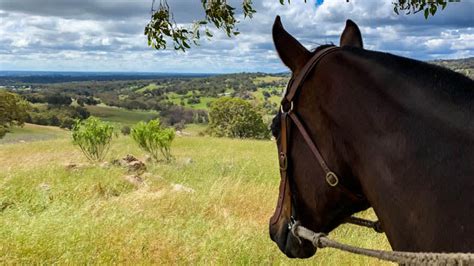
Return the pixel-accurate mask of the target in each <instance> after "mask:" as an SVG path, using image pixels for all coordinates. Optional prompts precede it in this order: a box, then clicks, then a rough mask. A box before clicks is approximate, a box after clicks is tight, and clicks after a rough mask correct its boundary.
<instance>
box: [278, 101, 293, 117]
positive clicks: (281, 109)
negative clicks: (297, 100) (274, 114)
mask: <svg viewBox="0 0 474 266" xmlns="http://www.w3.org/2000/svg"><path fill="white" fill-rule="evenodd" d="M280 111H281V113H282V114H285V113H286V114H289V113H290V112H291V111H293V101H291V102H290V109H288V110H285V109H284V108H283V104H282V105H280Z"/></svg>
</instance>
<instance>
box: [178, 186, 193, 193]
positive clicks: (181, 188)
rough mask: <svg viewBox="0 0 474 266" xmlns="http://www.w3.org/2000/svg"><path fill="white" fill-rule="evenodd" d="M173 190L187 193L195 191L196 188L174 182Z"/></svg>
mask: <svg viewBox="0 0 474 266" xmlns="http://www.w3.org/2000/svg"><path fill="white" fill-rule="evenodd" d="M173 191H176V192H187V193H194V192H195V190H194V189H192V188H190V187H186V186H183V185H181V184H173Z"/></svg>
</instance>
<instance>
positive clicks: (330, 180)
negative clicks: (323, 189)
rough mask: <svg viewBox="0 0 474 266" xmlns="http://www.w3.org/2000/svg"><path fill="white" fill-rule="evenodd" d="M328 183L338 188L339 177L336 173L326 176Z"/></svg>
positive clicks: (328, 173)
mask: <svg viewBox="0 0 474 266" xmlns="http://www.w3.org/2000/svg"><path fill="white" fill-rule="evenodd" d="M326 182H327V183H328V184H329V185H330V186H331V187H335V186H337V184H339V178H338V177H337V175H336V174H335V173H334V172H331V171H329V172H327V174H326Z"/></svg>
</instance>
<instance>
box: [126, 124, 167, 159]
mask: <svg viewBox="0 0 474 266" xmlns="http://www.w3.org/2000/svg"><path fill="white" fill-rule="evenodd" d="M131 135H132V138H133V140H135V142H137V144H138V146H140V148H142V149H143V150H144V151H146V152H147V153H149V154H150V156H151V157H152V158H153V159H154V160H155V161H160V156H159V154H160V153H161V154H162V155H163V157H164V159H165V160H166V161H167V162H169V161H171V160H172V159H173V156H172V155H171V142H173V139H174V137H175V132H174V130H173V129H172V128H166V127H163V126H162V125H161V123H160V120H159V119H155V120H151V121H149V122H147V123H145V122H140V123H138V124H137V125H136V126H134V127H133V128H132V131H131Z"/></svg>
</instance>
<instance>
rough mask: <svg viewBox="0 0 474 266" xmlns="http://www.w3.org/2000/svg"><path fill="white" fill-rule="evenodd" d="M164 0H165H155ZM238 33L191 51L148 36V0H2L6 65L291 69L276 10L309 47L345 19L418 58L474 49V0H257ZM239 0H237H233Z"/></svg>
mask: <svg viewBox="0 0 474 266" xmlns="http://www.w3.org/2000/svg"><path fill="white" fill-rule="evenodd" d="M156 1H157V2H159V0H156ZM253 2H254V5H255V9H256V10H257V13H256V14H255V15H254V17H253V19H251V20H249V19H248V18H247V19H245V18H243V16H242V14H241V11H239V10H237V13H238V15H237V17H238V20H239V21H240V23H239V25H238V29H239V31H240V32H241V33H240V35H238V36H236V37H232V38H228V37H226V36H225V34H223V33H222V32H220V31H218V30H215V29H214V38H212V39H211V40H207V39H206V38H203V39H202V41H201V43H200V46H198V47H193V48H192V49H191V50H190V51H187V52H185V53H183V52H177V51H174V50H173V49H169V50H160V51H157V50H154V49H152V48H151V47H148V46H147V40H146V36H145V35H143V30H144V27H145V25H146V24H147V22H148V21H149V18H150V14H151V13H150V8H151V3H152V0H0V70H28V71H111V72H115V71H120V72H122V71H124V72H166V73H170V72H179V73H233V72H257V71H258V72H282V71H288V70H287V69H286V67H285V66H284V65H283V64H282V63H281V61H280V60H279V58H278V56H277V54H276V52H275V49H274V46H273V42H272V37H271V28H272V24H273V21H274V19H275V16H276V15H280V16H281V19H282V23H283V25H284V27H285V28H286V29H287V31H288V32H290V33H291V34H292V35H293V36H295V37H296V38H297V39H298V40H299V41H300V42H301V43H303V45H305V46H306V47H307V48H308V49H311V48H315V47H317V46H318V45H321V44H327V43H334V44H339V38H340V35H341V32H342V30H343V28H344V25H345V21H346V19H352V20H353V21H355V22H356V23H357V24H358V25H359V28H360V29H361V32H362V38H363V40H364V46H365V48H366V49H370V50H378V51H384V52H389V53H393V54H397V55H401V56H406V57H411V58H416V59H419V60H432V59H455V58H465V57H472V56H474V15H473V14H474V0H461V2H460V3H449V4H448V6H447V8H446V9H445V10H444V11H441V12H440V13H439V14H437V15H435V17H432V18H430V19H428V20H425V19H424V17H423V14H422V12H420V13H418V14H415V15H408V16H407V15H396V14H395V13H394V12H393V6H392V0H350V1H349V3H347V2H346V0H324V1H323V0H307V3H305V2H304V0H292V1H291V4H285V5H283V6H282V5H281V4H280V1H279V0H254V1H253ZM168 3H169V5H170V7H171V10H172V11H173V13H174V18H175V20H176V22H177V23H179V24H182V25H188V24H189V23H192V22H193V21H194V20H197V19H202V18H203V16H204V14H203V10H202V8H201V4H200V1H199V0H168ZM229 3H231V4H234V5H236V6H237V7H239V3H241V0H240V1H239V0H229Z"/></svg>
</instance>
